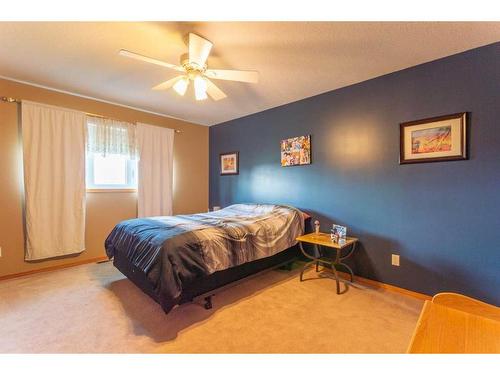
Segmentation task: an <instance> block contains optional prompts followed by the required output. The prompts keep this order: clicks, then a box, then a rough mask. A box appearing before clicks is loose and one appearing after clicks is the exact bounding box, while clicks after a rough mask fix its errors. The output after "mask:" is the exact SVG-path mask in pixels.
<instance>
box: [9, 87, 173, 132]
mask: <svg viewBox="0 0 500 375" xmlns="http://www.w3.org/2000/svg"><path fill="white" fill-rule="evenodd" d="M0 100H1V101H2V102H5V103H18V104H20V103H21V99H15V98H11V97H7V96H2V97H1V98H0ZM85 114H86V115H87V116H92V117H99V118H106V119H109V120H115V121H123V120H118V119H116V118H112V117H108V116H103V115H98V114H95V113H90V112H85ZM174 131H175V132H176V133H182V131H181V130H179V129H174Z"/></svg>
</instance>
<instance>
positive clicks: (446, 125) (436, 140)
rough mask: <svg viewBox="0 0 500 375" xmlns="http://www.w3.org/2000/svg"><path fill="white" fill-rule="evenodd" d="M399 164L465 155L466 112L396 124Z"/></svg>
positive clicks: (451, 158) (459, 157)
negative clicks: (398, 139)
mask: <svg viewBox="0 0 500 375" xmlns="http://www.w3.org/2000/svg"><path fill="white" fill-rule="evenodd" d="M399 126H400V128H399V131H400V146H399V147H400V150H399V153H400V155H399V164H409V163H428V162H434V161H449V160H464V159H467V113H466V112H461V113H455V114H453V115H446V116H440V117H432V118H427V119H423V120H417V121H410V122H403V123H402V124H400V125H399Z"/></svg>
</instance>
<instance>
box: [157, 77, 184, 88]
mask: <svg viewBox="0 0 500 375" xmlns="http://www.w3.org/2000/svg"><path fill="white" fill-rule="evenodd" d="M182 77H183V76H178V77H175V78H172V79H169V80H168V81H165V82H163V83H160V84H159V85H156V86H155V87H153V88H152V89H153V90H167V89H169V88H171V87H172V86H173V85H175V84H176V83H177V81H178V80H180V79H181V78H182Z"/></svg>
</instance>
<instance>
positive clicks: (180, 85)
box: [174, 77, 189, 96]
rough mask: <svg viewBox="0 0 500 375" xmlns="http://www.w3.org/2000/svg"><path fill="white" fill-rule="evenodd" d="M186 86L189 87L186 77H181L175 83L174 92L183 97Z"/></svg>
mask: <svg viewBox="0 0 500 375" xmlns="http://www.w3.org/2000/svg"><path fill="white" fill-rule="evenodd" d="M188 85H189V79H188V78H187V77H182V78H181V79H179V80H178V81H177V82H176V83H175V85H174V90H175V92H176V93H177V94H179V95H180V96H184V94H185V93H186V90H187V88H188Z"/></svg>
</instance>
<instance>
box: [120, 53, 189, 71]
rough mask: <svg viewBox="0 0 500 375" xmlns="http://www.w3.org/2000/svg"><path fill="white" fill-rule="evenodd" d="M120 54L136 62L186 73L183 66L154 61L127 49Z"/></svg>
mask: <svg viewBox="0 0 500 375" xmlns="http://www.w3.org/2000/svg"><path fill="white" fill-rule="evenodd" d="M118 53H119V54H120V55H121V56H125V57H130V58H132V59H136V60H139V61H144V62H147V63H150V64H155V65H160V66H164V67H165V68H170V69H175V70H177V71H180V72H183V71H184V68H182V67H181V66H177V65H174V64H169V63H167V62H164V61H160V60H156V59H153V58H152V57H148V56H144V55H140V54H138V53H135V52H130V51H127V50H126V49H121V50H120V52H118Z"/></svg>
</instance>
